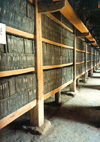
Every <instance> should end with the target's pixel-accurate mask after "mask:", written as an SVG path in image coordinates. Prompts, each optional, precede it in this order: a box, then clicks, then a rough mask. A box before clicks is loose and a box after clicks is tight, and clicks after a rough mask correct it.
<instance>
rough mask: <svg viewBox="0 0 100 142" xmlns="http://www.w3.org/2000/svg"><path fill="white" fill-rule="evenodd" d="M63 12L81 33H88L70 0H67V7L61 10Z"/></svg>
mask: <svg viewBox="0 0 100 142" xmlns="http://www.w3.org/2000/svg"><path fill="white" fill-rule="evenodd" d="M60 11H61V13H62V14H63V15H64V16H65V17H66V18H67V19H68V20H69V22H70V23H72V24H73V25H74V26H75V27H76V28H77V29H78V30H79V31H80V32H81V33H88V32H89V31H88V29H87V28H86V26H85V25H84V24H83V23H82V21H81V20H80V19H79V18H78V16H77V15H76V14H75V12H74V10H73V8H72V7H71V5H70V4H69V2H68V0H66V4H65V8H63V9H61V10H60Z"/></svg>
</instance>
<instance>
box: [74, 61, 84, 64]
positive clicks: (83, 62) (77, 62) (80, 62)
mask: <svg viewBox="0 0 100 142" xmlns="http://www.w3.org/2000/svg"><path fill="white" fill-rule="evenodd" d="M83 63H85V61H82V62H77V63H76V65H78V64H83Z"/></svg>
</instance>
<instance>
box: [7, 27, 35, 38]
mask: <svg viewBox="0 0 100 142" xmlns="http://www.w3.org/2000/svg"><path fill="white" fill-rule="evenodd" d="M6 32H7V33H10V34H12V35H17V36H20V37H25V38H29V39H34V38H35V36H34V35H33V34H30V33H27V32H24V31H21V30H18V29H15V28H12V27H9V26H7V27H6Z"/></svg>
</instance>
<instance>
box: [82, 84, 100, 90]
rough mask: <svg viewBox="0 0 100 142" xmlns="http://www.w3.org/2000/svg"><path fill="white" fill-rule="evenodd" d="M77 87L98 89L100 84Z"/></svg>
mask: <svg viewBox="0 0 100 142" xmlns="http://www.w3.org/2000/svg"><path fill="white" fill-rule="evenodd" d="M79 87H83V88H89V89H97V90H100V85H81V86H80V85H79Z"/></svg>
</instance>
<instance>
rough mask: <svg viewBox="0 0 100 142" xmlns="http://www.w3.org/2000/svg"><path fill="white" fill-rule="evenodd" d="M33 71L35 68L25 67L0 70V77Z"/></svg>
mask: <svg viewBox="0 0 100 142" xmlns="http://www.w3.org/2000/svg"><path fill="white" fill-rule="evenodd" d="M34 71H35V68H26V69H18V70H10V71H2V72H0V77H8V76H13V75H20V74H24V73H29V72H34Z"/></svg>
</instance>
